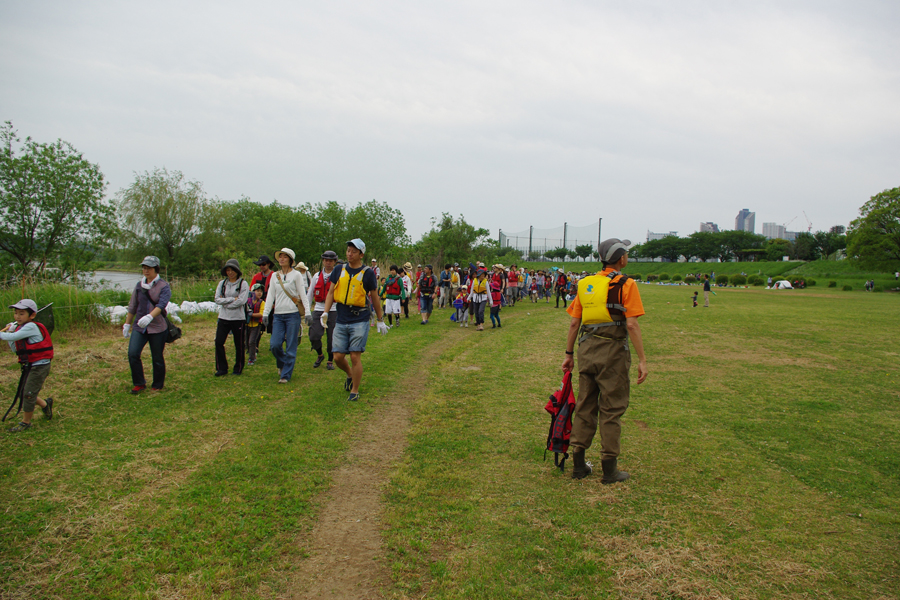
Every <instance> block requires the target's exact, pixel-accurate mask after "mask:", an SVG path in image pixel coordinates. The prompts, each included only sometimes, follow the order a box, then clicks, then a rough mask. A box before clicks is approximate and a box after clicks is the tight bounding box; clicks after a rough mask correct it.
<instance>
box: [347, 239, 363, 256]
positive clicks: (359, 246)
mask: <svg viewBox="0 0 900 600" xmlns="http://www.w3.org/2000/svg"><path fill="white" fill-rule="evenodd" d="M347 245H348V246H353V247H354V248H356V249H357V250H359V251H360V252H362V253H363V254H365V253H366V243H365V242H364V241H362V240H361V239H359V238H353V239H352V240H350V241H349V242H347Z"/></svg>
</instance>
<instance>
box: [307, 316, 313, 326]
mask: <svg viewBox="0 0 900 600" xmlns="http://www.w3.org/2000/svg"><path fill="white" fill-rule="evenodd" d="M312 324H313V316H312V315H306V326H307V327H312Z"/></svg>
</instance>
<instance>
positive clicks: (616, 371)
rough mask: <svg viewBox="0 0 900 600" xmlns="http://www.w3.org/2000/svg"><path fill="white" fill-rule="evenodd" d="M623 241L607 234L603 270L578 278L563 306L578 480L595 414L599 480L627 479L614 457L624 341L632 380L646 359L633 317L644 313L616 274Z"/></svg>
mask: <svg viewBox="0 0 900 600" xmlns="http://www.w3.org/2000/svg"><path fill="white" fill-rule="evenodd" d="M630 244H631V242H629V241H628V240H619V239H617V238H611V239H608V240H605V241H604V242H602V243H601V244H600V247H599V248H598V251H599V254H600V261H601V262H602V263H603V270H602V271H600V272H599V273H597V274H596V275H592V276H590V277H585V278H584V279H582V280H581V281H580V282H579V285H578V293H577V294H576V296H575V299H574V300H573V301H572V306H570V307H569V309H568V311H567V312H568V313H569V315H570V316H571V317H572V320H571V323H570V324H569V332H568V336H567V338H566V357H565V359H564V360H563V363H562V369H563V371H572V370H574V368H575V360H574V354H575V342H576V341H577V342H578V399H577V400H576V403H575V411H574V413H573V417H572V434H571V438H570V442H571V443H570V446H571V448H572V452H573V456H572V459H573V462H574V468H573V470H572V478H573V479H583V478H584V477H587V476H588V475H590V474H591V473H592V472H593V469H592V466H593V465H591V464H590V463H588V462H587V461H586V460H585V451H586V450H587V449H588V448H590V447H591V443H592V441H593V439H594V435H595V434H596V433H597V427H598V416H599V428H600V443H601V447H602V453H601V460H600V464H601V465H602V468H603V478H602V479H601V480H600V482H601V483H604V484H610V483H617V482H619V481H625V480H626V479H628V477H629V475H628V473H626V472H624V471H619V469H618V457H619V453H620V438H621V434H622V427H621V424H620V421H621V418H622V415H623V414H625V411H626V410H627V409H628V402H629V395H630V389H631V388H630V380H629V370H630V368H631V350H630V348H629V346H628V341H629V339H630V340H631V343H632V344H633V345H634V350H635V352H637V355H638V379H637V383H638V384H641V383H643V382H644V380H646V379H647V372H648V371H647V359H646V357H645V356H644V342H643V339H642V338H641V328H640V326H639V325H638V321H637V320H638V317H640V316H642V315H643V314H644V306H643V304H642V303H641V296H640V292H639V291H638V287H637V285H636V284H635V283H634V280H633V279H630V278H628V277H627V276H625V275H622V273H621V271H622V269H624V268H625V266H626V265H627V264H628V246H629V245H630Z"/></svg>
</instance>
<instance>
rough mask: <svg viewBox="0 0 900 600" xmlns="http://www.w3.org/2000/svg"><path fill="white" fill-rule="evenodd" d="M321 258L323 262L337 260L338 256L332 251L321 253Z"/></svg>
mask: <svg viewBox="0 0 900 600" xmlns="http://www.w3.org/2000/svg"><path fill="white" fill-rule="evenodd" d="M322 258H324V259H325V260H337V259H338V255H337V252H335V251H334V250H326V251H325V252H323V253H322Z"/></svg>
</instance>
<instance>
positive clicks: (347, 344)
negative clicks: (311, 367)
mask: <svg viewBox="0 0 900 600" xmlns="http://www.w3.org/2000/svg"><path fill="white" fill-rule="evenodd" d="M368 339H369V322H368V321H360V322H358V323H338V324H337V325H335V326H334V342H332V349H333V350H334V351H335V352H337V353H340V354H350V353H351V352H365V351H366V342H367V341H368Z"/></svg>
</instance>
